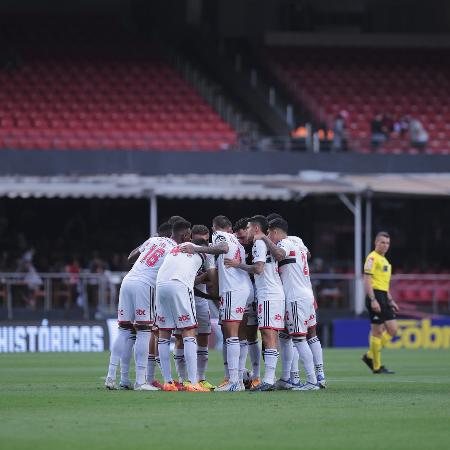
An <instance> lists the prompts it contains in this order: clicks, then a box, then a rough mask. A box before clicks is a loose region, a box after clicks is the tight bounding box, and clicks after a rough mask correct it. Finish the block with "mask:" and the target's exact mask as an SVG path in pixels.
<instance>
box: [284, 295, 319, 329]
mask: <svg viewBox="0 0 450 450" xmlns="http://www.w3.org/2000/svg"><path fill="white" fill-rule="evenodd" d="M285 320H286V328H287V330H288V333H289V334H290V335H291V336H306V334H307V333H308V328H312V327H314V326H316V324H317V321H316V311H315V309H314V299H307V300H304V299H298V298H296V299H290V300H286V315H285Z"/></svg>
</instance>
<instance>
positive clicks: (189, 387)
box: [183, 381, 211, 392]
mask: <svg viewBox="0 0 450 450" xmlns="http://www.w3.org/2000/svg"><path fill="white" fill-rule="evenodd" d="M183 386H184V390H185V391H186V392H211V391H210V390H209V389H206V388H204V387H203V386H202V385H201V384H200V383H196V384H192V383H190V382H189V381H185V382H184V383H183Z"/></svg>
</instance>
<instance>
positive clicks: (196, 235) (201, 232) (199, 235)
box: [192, 225, 209, 245]
mask: <svg viewBox="0 0 450 450" xmlns="http://www.w3.org/2000/svg"><path fill="white" fill-rule="evenodd" d="M196 239H202V240H204V241H205V242H206V243H207V244H206V245H208V241H209V230H208V227H207V226H205V225H194V226H193V227H192V242H194V241H195V240H196ZM202 245H203V244H202Z"/></svg>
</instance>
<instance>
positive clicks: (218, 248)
mask: <svg viewBox="0 0 450 450" xmlns="http://www.w3.org/2000/svg"><path fill="white" fill-rule="evenodd" d="M180 251H181V252H182V253H189V254H191V255H194V254H195V253H207V254H209V255H222V254H224V253H228V244H227V243H220V244H216V245H211V246H209V245H194V244H190V243H188V244H185V245H182V246H180Z"/></svg>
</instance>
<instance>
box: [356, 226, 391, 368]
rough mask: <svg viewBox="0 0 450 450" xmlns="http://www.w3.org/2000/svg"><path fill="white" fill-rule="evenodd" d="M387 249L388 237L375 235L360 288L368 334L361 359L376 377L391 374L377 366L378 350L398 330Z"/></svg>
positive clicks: (379, 365)
mask: <svg viewBox="0 0 450 450" xmlns="http://www.w3.org/2000/svg"><path fill="white" fill-rule="evenodd" d="M389 246H390V236H389V234H388V233H386V232H385V231H381V232H379V233H378V234H377V236H376V238H375V250H374V251H373V252H371V253H369V255H368V256H367V259H366V262H365V264H364V288H365V291H366V295H367V296H366V307H367V310H368V311H369V316H370V323H371V331H370V348H369V351H368V352H367V353H365V354H364V356H363V357H362V360H363V361H364V362H365V363H366V364H367V365H368V366H369V368H370V369H371V370H372V372H373V373H377V374H378V373H385V374H392V373H394V372H393V371H392V370H389V369H387V368H386V367H384V366H382V365H381V349H382V347H383V345H385V344H386V343H387V342H389V341H390V340H391V339H392V338H393V337H394V336H395V335H396V334H397V329H398V325H397V321H396V320H395V317H396V315H395V314H396V313H397V312H398V310H399V309H398V306H397V303H395V301H394V300H393V299H392V296H391V294H390V292H389V283H390V280H391V272H392V267H391V265H390V264H389V261H388V260H387V259H386V257H385V255H386V253H387V251H388V250H389Z"/></svg>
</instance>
